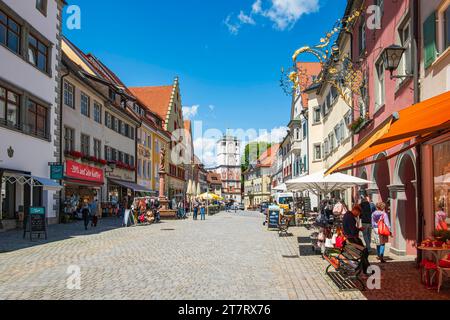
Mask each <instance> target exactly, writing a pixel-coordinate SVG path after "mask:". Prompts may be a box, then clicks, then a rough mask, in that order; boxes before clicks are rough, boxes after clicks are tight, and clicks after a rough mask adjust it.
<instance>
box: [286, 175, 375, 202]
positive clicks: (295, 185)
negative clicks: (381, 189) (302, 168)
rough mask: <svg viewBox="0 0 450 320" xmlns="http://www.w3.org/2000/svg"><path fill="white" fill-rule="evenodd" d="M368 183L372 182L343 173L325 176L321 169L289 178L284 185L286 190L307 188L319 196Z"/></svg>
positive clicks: (303, 189)
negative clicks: (299, 176) (306, 174)
mask: <svg viewBox="0 0 450 320" xmlns="http://www.w3.org/2000/svg"><path fill="white" fill-rule="evenodd" d="M370 183H372V182H371V181H368V180H364V179H360V178H357V177H353V176H350V175H347V174H343V173H334V174H331V175H328V176H325V170H322V171H319V172H316V173H313V174H311V175H309V176H305V177H301V178H297V179H292V180H289V181H287V182H286V185H287V188H288V190H296V191H306V190H308V191H311V192H312V193H314V194H316V195H317V196H319V195H320V194H329V193H331V192H333V191H337V190H345V189H348V188H352V187H355V186H363V185H366V184H370Z"/></svg>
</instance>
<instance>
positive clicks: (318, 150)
mask: <svg viewBox="0 0 450 320" xmlns="http://www.w3.org/2000/svg"><path fill="white" fill-rule="evenodd" d="M321 159H322V145H321V144H320V143H316V144H314V161H318V160H321Z"/></svg>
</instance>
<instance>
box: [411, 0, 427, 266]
mask: <svg viewBox="0 0 450 320" xmlns="http://www.w3.org/2000/svg"><path fill="white" fill-rule="evenodd" d="M411 11H412V21H413V51H414V52H413V54H414V57H413V61H414V62H413V68H414V69H413V74H414V104H417V103H419V102H420V82H419V81H420V66H419V63H420V59H419V54H420V53H419V39H420V38H419V32H420V31H419V26H420V7H419V0H412V1H411ZM416 154H417V158H416V181H417V182H416V185H417V188H416V197H417V218H416V219H417V226H416V228H417V235H416V238H417V244H416V245H417V246H419V245H420V243H421V242H422V240H423V231H424V224H425V220H424V207H423V199H422V150H421V144H418V145H417V146H416ZM420 261H422V251H420V250H418V252H417V261H416V263H417V266H419V263H420Z"/></svg>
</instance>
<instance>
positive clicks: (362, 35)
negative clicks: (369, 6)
mask: <svg viewBox="0 0 450 320" xmlns="http://www.w3.org/2000/svg"><path fill="white" fill-rule="evenodd" d="M365 51H366V19H365V18H364V17H362V21H361V24H360V25H359V55H362V54H364V52H365Z"/></svg>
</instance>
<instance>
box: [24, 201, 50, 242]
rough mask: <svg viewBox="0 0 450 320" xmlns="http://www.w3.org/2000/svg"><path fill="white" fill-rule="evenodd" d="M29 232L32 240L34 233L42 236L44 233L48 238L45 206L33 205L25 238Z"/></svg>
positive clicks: (27, 222)
mask: <svg viewBox="0 0 450 320" xmlns="http://www.w3.org/2000/svg"><path fill="white" fill-rule="evenodd" d="M27 232H29V233H30V240H32V239H33V235H37V236H38V237H39V238H40V236H41V234H42V233H43V234H44V235H45V239H47V219H46V216H45V208H43V207H31V208H30V209H29V211H28V217H27V220H26V225H25V229H24V233H23V236H24V238H25V235H26V233H27Z"/></svg>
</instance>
